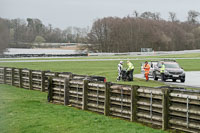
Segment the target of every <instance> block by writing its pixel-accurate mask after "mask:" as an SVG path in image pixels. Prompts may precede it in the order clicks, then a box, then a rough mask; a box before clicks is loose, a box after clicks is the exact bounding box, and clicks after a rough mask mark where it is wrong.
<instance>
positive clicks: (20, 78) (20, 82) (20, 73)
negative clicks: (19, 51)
mask: <svg viewBox="0 0 200 133" xmlns="http://www.w3.org/2000/svg"><path fill="white" fill-rule="evenodd" d="M19 88H22V69H21V68H19Z"/></svg>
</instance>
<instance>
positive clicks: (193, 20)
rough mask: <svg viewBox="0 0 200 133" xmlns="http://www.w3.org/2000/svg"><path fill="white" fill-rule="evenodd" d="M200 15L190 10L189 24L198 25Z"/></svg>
mask: <svg viewBox="0 0 200 133" xmlns="http://www.w3.org/2000/svg"><path fill="white" fill-rule="evenodd" d="M199 15H200V13H199V12H197V11H194V10H190V11H189V12H188V22H189V23H191V24H196V23H198V17H199Z"/></svg>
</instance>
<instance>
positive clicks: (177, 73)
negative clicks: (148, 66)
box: [153, 60, 185, 82]
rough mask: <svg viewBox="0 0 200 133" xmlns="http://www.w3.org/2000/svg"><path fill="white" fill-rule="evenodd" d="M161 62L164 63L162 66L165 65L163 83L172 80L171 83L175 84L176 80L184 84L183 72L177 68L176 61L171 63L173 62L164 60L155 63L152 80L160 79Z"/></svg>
mask: <svg viewBox="0 0 200 133" xmlns="http://www.w3.org/2000/svg"><path fill="white" fill-rule="evenodd" d="M162 62H164V65H165V72H164V81H165V80H167V79H172V80H173V82H176V80H180V81H181V82H185V72H184V70H183V69H182V68H181V67H180V66H179V64H178V63H177V62H176V61H173V60H164V61H159V62H158V63H157V65H156V66H155V69H154V71H153V78H154V80H158V78H161V74H160V68H161V65H162Z"/></svg>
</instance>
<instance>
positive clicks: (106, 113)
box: [104, 82, 111, 116]
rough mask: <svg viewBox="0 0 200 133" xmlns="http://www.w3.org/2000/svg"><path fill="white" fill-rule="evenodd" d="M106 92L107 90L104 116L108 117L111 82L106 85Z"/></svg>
mask: <svg viewBox="0 0 200 133" xmlns="http://www.w3.org/2000/svg"><path fill="white" fill-rule="evenodd" d="M105 86H106V90H105V102H104V115H105V116H108V115H109V113H110V86H111V83H110V82H106V83H105Z"/></svg>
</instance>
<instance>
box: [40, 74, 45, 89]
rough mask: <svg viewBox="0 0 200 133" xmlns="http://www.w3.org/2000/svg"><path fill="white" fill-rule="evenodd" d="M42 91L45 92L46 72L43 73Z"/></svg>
mask: <svg viewBox="0 0 200 133" xmlns="http://www.w3.org/2000/svg"><path fill="white" fill-rule="evenodd" d="M41 91H42V92H44V91H45V71H41Z"/></svg>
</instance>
